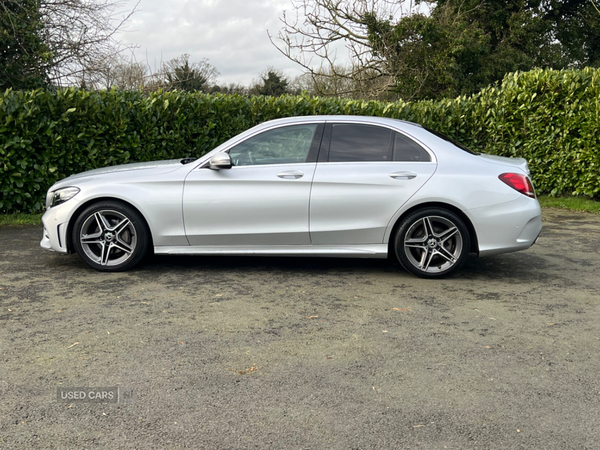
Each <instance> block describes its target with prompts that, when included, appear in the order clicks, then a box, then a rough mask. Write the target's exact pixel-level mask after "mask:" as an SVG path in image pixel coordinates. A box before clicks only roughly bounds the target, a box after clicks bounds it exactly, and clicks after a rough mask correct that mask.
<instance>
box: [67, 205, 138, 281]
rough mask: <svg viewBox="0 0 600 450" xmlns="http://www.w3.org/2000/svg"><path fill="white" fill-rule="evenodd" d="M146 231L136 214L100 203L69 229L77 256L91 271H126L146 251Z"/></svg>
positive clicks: (135, 212)
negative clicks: (90, 267)
mask: <svg viewBox="0 0 600 450" xmlns="http://www.w3.org/2000/svg"><path fill="white" fill-rule="evenodd" d="M148 237H149V233H148V228H147V226H146V223H145V222H144V220H143V219H142V218H141V216H140V215H139V213H138V212H137V211H135V210H134V209H133V208H131V207H130V206H128V205H125V204H123V203H120V202H113V201H107V202H101V203H96V204H94V205H91V206H90V207H88V208H87V209H86V210H85V211H83V213H81V214H80V215H79V217H78V218H77V220H76V222H75V226H74V227H73V245H74V247H75V250H76V251H77V254H78V255H79V256H80V257H81V259H83V260H84V261H85V262H86V263H88V264H89V265H90V266H92V267H93V268H94V269H98V270H101V271H106V272H118V271H121V270H127V269H129V268H131V267H133V266H134V265H136V264H137V263H138V262H139V261H140V260H141V259H142V258H143V257H144V255H145V254H146V252H147V250H148Z"/></svg>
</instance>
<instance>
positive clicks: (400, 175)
mask: <svg viewBox="0 0 600 450" xmlns="http://www.w3.org/2000/svg"><path fill="white" fill-rule="evenodd" d="M390 177H392V178H394V179H396V180H412V179H413V178H416V177H417V174H416V173H414V172H394V173H390Z"/></svg>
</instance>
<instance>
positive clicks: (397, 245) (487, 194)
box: [41, 116, 542, 278]
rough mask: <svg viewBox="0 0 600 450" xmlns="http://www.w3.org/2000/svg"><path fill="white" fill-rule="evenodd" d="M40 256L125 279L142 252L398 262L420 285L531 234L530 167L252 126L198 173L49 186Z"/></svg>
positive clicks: (393, 131)
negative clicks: (70, 256) (74, 257)
mask: <svg viewBox="0 0 600 450" xmlns="http://www.w3.org/2000/svg"><path fill="white" fill-rule="evenodd" d="M46 208H47V210H46V212H45V214H44V216H43V218H42V221H43V224H44V231H43V238H42V241H41V246H42V247H43V248H45V249H48V250H53V251H56V252H59V253H73V252H76V253H77V254H78V255H79V256H80V257H81V259H82V260H83V261H85V262H86V263H87V264H88V265H90V266H91V267H93V268H94V269H97V270H100V271H122V270H127V269H129V268H131V267H133V266H135V265H136V264H138V263H139V262H140V261H141V260H142V258H144V256H145V255H146V254H147V253H148V252H154V253H155V254H187V255H191V254H193V255H277V256H311V257H313V256H325V257H352V258H356V257H359V258H386V257H388V256H389V257H394V258H397V260H398V261H399V263H400V264H401V265H402V266H403V267H404V268H405V269H406V270H407V271H408V272H411V273H413V274H415V275H417V276H420V277H424V278H437V277H443V276H447V275H449V274H451V273H453V272H455V271H456V270H458V269H459V268H460V267H461V266H462V265H463V264H464V262H465V260H466V259H467V258H468V257H469V255H470V254H472V255H476V256H488V255H495V254H499V253H504V252H513V251H517V250H525V249H527V248H529V247H530V246H531V245H532V244H533V243H534V242H535V241H536V239H537V237H538V235H539V233H540V231H541V229H542V219H541V209H540V205H539V203H538V201H537V199H536V194H535V190H534V188H533V185H532V183H531V180H530V174H529V169H528V166H527V161H525V160H524V159H521V158H506V157H500V156H493V155H488V154H481V153H474V152H472V151H470V150H469V149H467V148H465V147H464V146H462V145H461V144H459V143H456V142H454V141H453V140H451V139H450V138H448V137H446V136H444V135H442V134H440V133H438V132H436V131H433V130H429V129H427V128H424V127H422V126H420V125H418V124H414V123H410V122H404V121H400V120H395V119H388V118H381V117H359V116H306V117H291V118H285V119H278V120H273V121H269V122H265V123H262V124H260V125H258V126H255V127H254V128H251V129H249V130H247V131H245V132H243V133H241V134H239V135H238V136H236V137H234V138H232V139H230V140H229V141H227V142H225V143H223V144H221V145H220V146H218V147H217V148H215V149H214V150H212V151H211V152H209V153H207V154H206V155H204V156H202V157H201V158H199V159H184V160H170V161H158V162H146V163H134V164H126V165H121V166H114V167H107V168H103V169H95V170H90V171H88V172H84V173H80V174H77V175H72V176H70V177H67V178H65V179H63V180H61V181H59V182H57V183H56V184H54V185H53V186H52V187H51V188H50V189H49V191H48V194H47V197H46Z"/></svg>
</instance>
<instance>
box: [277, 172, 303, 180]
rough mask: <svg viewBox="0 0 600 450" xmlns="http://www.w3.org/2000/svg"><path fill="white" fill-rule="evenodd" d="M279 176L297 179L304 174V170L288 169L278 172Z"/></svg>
mask: <svg viewBox="0 0 600 450" xmlns="http://www.w3.org/2000/svg"><path fill="white" fill-rule="evenodd" d="M277 176H278V177H279V178H283V179H284V180H295V179H298V178H302V177H303V176H304V172H300V171H299V170H287V171H285V172H280V173H278V174H277Z"/></svg>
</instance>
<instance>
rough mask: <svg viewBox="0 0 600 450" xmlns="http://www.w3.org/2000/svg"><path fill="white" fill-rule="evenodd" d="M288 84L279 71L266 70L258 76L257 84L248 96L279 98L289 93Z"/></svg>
mask: <svg viewBox="0 0 600 450" xmlns="http://www.w3.org/2000/svg"><path fill="white" fill-rule="evenodd" d="M288 84H289V82H288V80H287V78H285V77H284V76H283V74H282V73H281V72H280V71H279V70H276V69H273V68H268V69H267V70H266V72H264V73H263V74H262V75H261V76H260V80H259V82H258V83H255V84H254V86H253V87H251V88H250V94H252V95H267V96H270V97H279V96H280V95H284V94H288V93H289V88H288Z"/></svg>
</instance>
